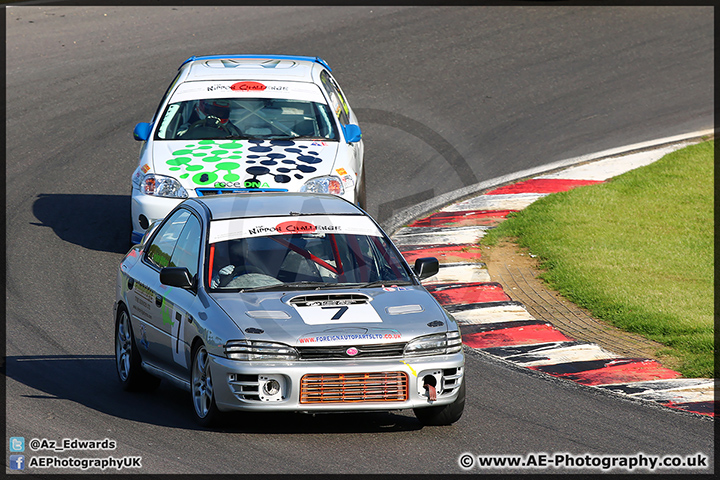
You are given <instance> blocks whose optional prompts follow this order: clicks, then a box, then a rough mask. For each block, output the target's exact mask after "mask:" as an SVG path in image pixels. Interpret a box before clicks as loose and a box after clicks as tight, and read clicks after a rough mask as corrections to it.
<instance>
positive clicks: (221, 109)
mask: <svg viewBox="0 0 720 480" xmlns="http://www.w3.org/2000/svg"><path fill="white" fill-rule="evenodd" d="M198 111H199V112H200V114H201V115H200V116H201V118H204V117H215V118H219V119H220V123H227V122H228V119H229V118H230V102H229V101H228V100H222V99H218V98H210V99H203V100H200V102H199V105H198Z"/></svg>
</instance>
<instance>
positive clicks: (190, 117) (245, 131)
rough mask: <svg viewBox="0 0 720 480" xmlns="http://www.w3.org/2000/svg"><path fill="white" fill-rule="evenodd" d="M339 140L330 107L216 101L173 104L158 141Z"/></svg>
mask: <svg viewBox="0 0 720 480" xmlns="http://www.w3.org/2000/svg"><path fill="white" fill-rule="evenodd" d="M219 138H239V139H313V140H337V138H338V133H337V129H336V128H335V123H334V122H333V116H332V112H331V111H330V108H329V107H328V106H327V105H324V104H322V103H318V102H311V101H304V100H287V99H277V98H213V99H200V100H189V101H183V102H177V103H171V104H170V105H168V107H167V108H166V109H165V112H164V114H163V116H162V118H161V119H160V126H159V128H158V130H157V133H156V139H158V140H188V139H190V140H209V139H219Z"/></svg>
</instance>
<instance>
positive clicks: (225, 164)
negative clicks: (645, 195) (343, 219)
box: [152, 140, 338, 196]
mask: <svg viewBox="0 0 720 480" xmlns="http://www.w3.org/2000/svg"><path fill="white" fill-rule="evenodd" d="M337 150H338V143H337V142H323V141H311V140H302V141H291V140H185V141H178V140H172V141H170V140H168V141H156V142H154V144H153V147H152V169H153V171H154V173H156V174H160V175H167V176H171V177H174V178H176V179H178V180H179V181H180V183H181V184H182V185H183V187H184V188H185V189H186V190H188V193H189V194H190V195H191V196H192V195H193V193H195V194H197V195H200V194H201V192H197V190H196V189H202V188H210V189H212V188H260V189H283V190H288V191H298V190H300V187H301V186H302V185H303V184H304V183H305V182H306V181H307V180H308V179H310V178H313V177H318V176H322V175H329V174H330V173H331V172H332V168H333V164H334V162H335V156H336V154H337Z"/></svg>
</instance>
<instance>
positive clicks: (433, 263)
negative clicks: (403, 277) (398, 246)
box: [413, 257, 440, 280]
mask: <svg viewBox="0 0 720 480" xmlns="http://www.w3.org/2000/svg"><path fill="white" fill-rule="evenodd" d="M413 270H414V271H415V274H416V275H417V276H418V278H419V279H420V280H422V279H424V278H428V277H432V276H433V275H436V274H437V273H438V271H439V270H440V264H439V263H438V259H437V258H435V257H423V258H418V259H417V260H415V266H414V267H413Z"/></svg>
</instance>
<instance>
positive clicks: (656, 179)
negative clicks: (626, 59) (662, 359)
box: [481, 140, 715, 377]
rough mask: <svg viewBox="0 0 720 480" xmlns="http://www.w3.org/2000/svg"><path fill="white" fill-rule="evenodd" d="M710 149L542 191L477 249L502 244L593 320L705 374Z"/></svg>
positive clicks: (689, 372)
mask: <svg viewBox="0 0 720 480" xmlns="http://www.w3.org/2000/svg"><path fill="white" fill-rule="evenodd" d="M714 146H715V142H714V140H712V141H706V142H703V143H699V144H697V145H692V146H689V147H686V148H683V149H681V150H678V151H675V152H673V153H670V154H668V155H666V156H665V157H663V158H662V159H660V160H658V161H656V162H654V163H652V164H651V165H648V166H646V167H641V168H638V169H635V170H632V171H630V172H627V173H625V174H623V175H619V176H617V177H615V178H613V179H611V180H609V181H607V182H605V183H601V184H596V185H592V186H587V187H580V188H576V189H573V190H570V191H567V192H561V193H556V194H552V195H548V196H547V197H544V198H542V199H540V200H538V201H536V202H534V203H533V204H532V205H530V206H529V207H527V208H526V209H524V210H522V211H520V212H518V213H516V214H514V215H511V216H509V218H508V219H507V220H506V221H504V222H502V223H501V224H500V225H499V226H498V227H497V228H495V229H493V230H491V231H490V232H488V234H487V235H486V236H485V237H484V238H483V239H482V240H481V243H483V244H486V245H493V244H495V243H496V242H497V241H498V240H499V239H501V238H504V239H508V238H509V239H512V240H513V241H515V242H517V243H518V244H519V245H520V246H522V247H526V248H528V249H529V251H530V253H532V254H534V255H537V256H538V258H539V260H540V265H541V267H542V269H543V273H542V275H541V277H542V278H543V279H544V280H545V281H546V282H547V283H548V285H549V286H550V287H551V288H553V289H555V290H557V291H559V292H560V293H561V294H562V295H563V296H565V297H566V298H568V299H570V300H572V301H573V302H574V303H576V304H577V305H579V306H582V307H584V308H586V309H588V310H589V311H590V312H591V313H592V315H593V316H595V317H596V318H599V319H603V320H607V321H609V322H610V323H612V324H613V325H615V326H617V327H619V328H622V329H625V330H627V331H630V332H635V333H638V334H641V335H643V336H645V337H647V338H650V339H652V340H655V341H657V342H660V343H662V344H663V345H665V346H666V347H667V348H666V349H664V350H662V351H660V352H658V353H659V354H661V355H670V356H672V357H674V359H673V360H674V361H673V363H674V364H676V365H678V366H677V369H678V370H679V371H680V372H681V373H682V374H683V375H684V376H686V377H715V372H714V353H715V351H714V348H715V343H714V326H713V307H714V284H713V280H714V251H713V246H714V238H713V237H714V188H713V181H714V180H713V174H714Z"/></svg>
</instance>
